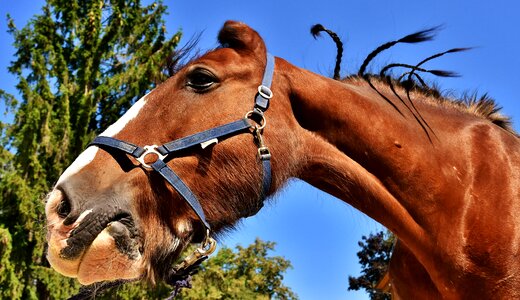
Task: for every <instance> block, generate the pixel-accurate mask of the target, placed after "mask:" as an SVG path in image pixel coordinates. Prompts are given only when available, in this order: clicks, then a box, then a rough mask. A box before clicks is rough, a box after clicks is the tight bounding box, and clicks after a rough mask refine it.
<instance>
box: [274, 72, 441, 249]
mask: <svg viewBox="0 0 520 300" xmlns="http://www.w3.org/2000/svg"><path fill="white" fill-rule="evenodd" d="M281 69H282V70H283V74H284V76H285V78H286V80H287V82H288V84H289V86H290V92H289V93H290V101H291V106H292V109H293V113H294V116H295V118H296V120H297V122H298V123H299V124H300V126H301V127H302V128H303V129H305V131H306V132H307V133H309V134H308V135H307V139H306V141H307V143H306V145H305V149H306V151H305V156H306V158H305V160H304V161H305V167H304V168H303V171H302V172H301V174H299V177H300V178H301V179H303V180H305V181H307V182H308V183H310V184H312V185H314V186H316V187H317V188H319V189H321V190H323V191H326V192H328V193H330V194H332V195H334V196H336V197H338V198H340V199H342V200H344V201H346V202H348V203H349V204H351V205H353V206H354V207H356V208H357V209H359V210H361V211H362V212H364V213H366V214H367V215H369V216H370V217H372V218H374V219H375V220H377V221H378V222H380V223H382V224H383V225H385V226H386V227H387V228H389V229H390V230H392V231H393V232H394V233H396V234H397V235H398V236H399V238H400V239H401V240H403V241H404V242H406V243H407V245H408V246H409V247H411V248H422V249H423V250H424V249H425V248H428V247H430V245H429V243H431V241H427V240H426V239H425V229H431V228H433V227H434V226H435V224H434V223H431V222H430V220H431V219H430V218H428V213H429V212H431V209H434V208H432V207H431V206H429V207H427V206H428V205H431V204H432V202H430V201H428V199H432V196H431V195H430V194H428V193H432V192H436V191H432V190H431V189H424V186H425V184H426V183H427V182H426V181H427V180H428V176H429V175H431V172H434V171H435V170H437V167H436V166H435V161H436V159H432V155H438V157H442V153H439V152H438V151H435V153H439V154H432V153H431V152H433V151H432V149H434V147H435V145H434V142H433V143H432V141H430V139H431V135H432V134H431V133H429V134H430V135H428V134H426V133H425V129H424V128H423V127H421V125H420V124H419V123H418V122H417V121H416V119H415V118H414V115H413V114H412V113H411V112H410V111H408V110H407V108H406V107H405V106H403V105H401V104H399V100H398V99H392V97H390V96H389V98H390V99H392V100H393V101H392V102H393V103H396V104H395V105H396V106H397V109H395V108H394V107H392V105H390V104H389V103H388V102H385V100H384V99H383V98H382V97H381V96H380V95H379V94H378V93H377V92H376V91H374V90H373V89H372V88H370V87H369V86H368V84H366V83H361V82H360V81H357V82H356V81H354V82H351V83H349V82H339V81H335V80H331V79H329V78H324V77H322V76H319V75H316V74H314V73H312V72H309V71H306V70H303V69H299V68H296V67H294V66H292V65H290V64H288V63H286V62H283V63H282V64H281ZM393 98H396V97H395V96H394V97H393ZM416 105H417V104H416ZM418 109H419V110H420V111H421V113H423V116H424V117H425V119H427V120H431V121H434V123H435V122H436V121H438V120H440V119H442V118H444V117H442V116H437V115H436V108H435V107H429V106H425V105H419V106H418ZM398 110H399V111H401V112H402V113H400V112H399V111H398ZM436 134H437V132H436ZM439 134H442V133H439ZM441 152H442V151H441ZM425 157H428V160H426V159H425ZM414 167H416V168H418V170H412V169H413V168H414ZM411 172H413V174H414V175H413V176H410V174H411ZM429 184H430V185H429V186H432V185H431V184H432V182H429ZM436 185H437V186H440V185H441V183H435V182H434V183H433V186H436ZM416 187H418V188H416ZM418 199H421V201H420V202H421V203H418ZM421 204H424V206H422V205H421Z"/></svg>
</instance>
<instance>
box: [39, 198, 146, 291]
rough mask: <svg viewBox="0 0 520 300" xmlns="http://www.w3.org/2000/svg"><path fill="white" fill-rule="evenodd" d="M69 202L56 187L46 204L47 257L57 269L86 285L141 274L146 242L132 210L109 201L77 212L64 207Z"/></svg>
mask: <svg viewBox="0 0 520 300" xmlns="http://www.w3.org/2000/svg"><path fill="white" fill-rule="evenodd" d="M66 202H67V199H66V196H65V194H64V193H63V192H62V191H60V190H54V191H53V192H51V194H50V195H49V197H48V201H47V204H46V207H45V210H46V215H47V224H48V225H47V226H48V228H47V242H48V245H49V249H48V253H47V259H48V260H49V263H50V264H51V266H52V267H53V268H54V269H55V270H56V271H58V272H59V273H61V274H63V275H65V276H68V277H75V278H77V279H78V281H79V282H80V283H82V284H91V283H94V282H98V281H110V280H116V279H133V278H137V277H139V276H141V273H142V269H143V267H142V265H143V264H142V256H141V253H142V243H141V239H140V235H139V230H138V229H137V227H136V225H135V223H134V220H133V218H132V217H131V214H130V213H129V212H128V211H126V210H125V209H124V208H121V207H119V206H117V205H111V204H108V203H107V202H108V201H107V202H104V203H103V205H98V206H95V207H92V208H90V209H86V210H84V211H83V212H81V213H76V212H70V211H67V210H66V209H65V210H64V209H63V207H64V206H67V205H66Z"/></svg>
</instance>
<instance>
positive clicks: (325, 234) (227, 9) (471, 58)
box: [0, 0, 520, 300]
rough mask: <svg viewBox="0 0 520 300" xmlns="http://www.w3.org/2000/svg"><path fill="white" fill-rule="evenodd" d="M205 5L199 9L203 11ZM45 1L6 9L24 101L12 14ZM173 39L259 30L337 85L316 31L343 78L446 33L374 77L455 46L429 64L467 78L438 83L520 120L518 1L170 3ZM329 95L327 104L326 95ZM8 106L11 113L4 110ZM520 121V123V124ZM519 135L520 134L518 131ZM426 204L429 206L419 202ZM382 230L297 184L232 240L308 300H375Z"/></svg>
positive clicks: (0, 60) (0, 32)
mask: <svg viewBox="0 0 520 300" xmlns="http://www.w3.org/2000/svg"><path fill="white" fill-rule="evenodd" d="M195 3H196V4H195ZM42 4H43V1H41V0H37V1H36V0H17V1H9V3H8V4H7V1H6V0H0V16H1V18H0V20H1V21H0V41H1V42H0V43H1V47H0V69H1V70H2V71H1V73H0V74H2V75H1V79H2V80H0V88H2V89H5V90H7V91H9V92H12V93H14V92H15V90H14V85H15V83H16V81H15V79H14V78H13V77H12V76H11V75H10V74H8V73H7V71H6V69H5V68H6V67H7V65H8V64H9V61H10V60H12V59H13V58H12V55H13V53H14V49H13V48H12V46H11V44H12V39H11V37H10V36H9V35H8V34H7V33H6V32H5V30H6V22H5V18H4V16H5V14H6V13H10V14H11V15H12V16H13V17H14V19H15V23H16V24H17V26H18V27H22V26H23V25H24V24H25V22H26V21H27V20H28V18H30V16H32V15H33V14H35V13H37V12H39V11H40V9H39V8H40V7H41V5H42ZM165 4H166V5H168V7H169V8H168V12H169V15H168V16H167V27H168V30H169V32H170V33H174V32H175V31H177V30H178V29H182V31H183V32H184V41H187V40H188V38H189V37H191V36H193V35H195V34H197V33H200V32H202V33H203V34H202V37H201V40H200V44H199V46H200V48H202V49H203V50H204V49H209V48H212V47H214V46H216V35H217V33H218V30H219V29H220V27H221V26H222V24H223V22H224V21H225V20H228V19H233V20H240V21H244V22H246V23H248V24H249V25H250V26H252V27H253V28H255V29H256V30H257V31H258V32H259V33H260V34H261V35H262V36H263V37H264V39H265V42H266V44H267V46H268V49H269V51H270V52H271V53H273V54H274V55H275V56H279V57H283V58H285V59H286V60H288V61H289V62H291V63H293V64H295V65H297V66H299V67H302V68H306V69H309V70H311V71H314V72H317V73H320V74H323V75H326V76H330V75H331V74H332V70H333V68H334V57H335V47H334V45H333V43H332V42H331V41H330V40H329V39H328V38H326V37H323V38H321V39H318V40H314V39H313V38H312V37H311V35H310V34H309V28H310V26H312V25H313V24H315V23H322V24H323V25H325V26H326V27H328V28H330V29H332V30H333V31H335V32H337V33H338V35H339V36H340V37H341V38H342V39H343V41H344V43H345V53H344V59H343V64H342V75H347V74H349V73H353V72H356V70H357V68H358V67H359V66H360V64H361V63H362V61H363V59H364V58H365V56H366V55H367V54H368V53H369V52H370V51H372V50H373V49H374V48H375V47H377V46H378V45H379V44H381V43H383V42H386V41H389V40H392V39H396V38H399V37H402V36H404V35H406V34H408V33H411V32H415V31H417V30H420V29H424V28H428V27H432V26H437V25H443V28H444V29H443V30H442V31H441V32H440V33H439V35H438V38H437V39H436V40H435V41H433V42H427V43H424V44H421V45H413V46H410V45H401V46H397V47H395V48H394V49H392V50H391V51H389V52H388V53H385V54H384V55H381V57H379V58H378V59H377V61H376V63H375V64H372V65H371V66H372V70H374V71H377V70H379V68H380V67H382V66H384V65H385V64H387V63H390V62H405V63H417V62H418V61H420V60H422V59H423V58H425V57H427V56H429V55H431V54H434V53H437V52H439V51H443V50H447V49H449V48H453V47H468V46H472V47H475V49H473V50H472V51H469V52H465V53H459V54H454V55H451V56H447V57H442V58H440V59H437V60H435V61H432V62H430V63H429V64H428V67H430V68H434V69H446V70H453V71H456V72H458V73H460V74H461V75H462V77H460V78H452V79H432V80H435V82H437V83H438V84H439V85H440V86H441V87H442V88H443V89H447V90H453V91H454V92H455V93H459V94H460V93H462V92H465V91H469V92H474V91H477V92H479V93H485V92H488V93H489V94H490V95H491V96H492V97H494V98H495V99H496V100H497V101H498V103H499V104H500V105H501V106H503V107H504V110H503V111H504V112H505V113H506V114H507V115H510V116H512V117H513V119H514V120H520V105H519V104H518V100H519V98H520V96H518V93H517V92H516V89H518V88H519V87H520V85H519V83H520V75H519V74H520V58H519V55H520V35H519V33H518V29H519V28H520V18H519V13H520V2H518V1H512V0H510V1H458V0H451V1H447V0H442V1H390V0H388V1H376V0H368V1H345V0H343V1H341V0H337V1H308V0H301V1H280V0H278V1H275V0H264V1H238V0H235V1H230V0H221V1H205V0H203V1H196V2H195V1H187V0H185V1H165ZM317 96H319V95H317ZM0 107H2V106H0ZM519 122H520V121H519ZM515 128H516V129H517V130H518V129H520V127H519V126H518V125H516V124H515ZM418 200H419V199H418ZM380 228H381V226H380V225H378V224H377V223H376V222H374V221H372V220H371V219H370V218H369V217H367V216H365V215H363V214H361V213H359V212H357V211H356V210H355V209H354V208H352V207H350V206H349V205H348V204H345V203H343V202H341V201H340V200H337V199H335V198H333V197H332V196H329V195H327V194H325V193H322V192H320V191H318V190H316V189H314V188H312V187H310V186H309V185H307V184H305V183H302V182H299V181H294V182H292V183H290V184H289V185H288V186H287V187H286V188H285V189H284V190H283V191H282V192H281V193H279V194H278V195H277V196H276V197H275V199H274V200H273V201H271V203H270V204H269V205H267V206H266V207H265V208H264V209H263V210H262V211H261V212H260V213H259V214H258V215H257V216H255V217H252V218H249V219H247V220H245V221H244V222H242V224H241V225H240V226H239V228H238V230H237V231H235V232H233V233H231V234H229V235H228V236H227V237H226V238H225V239H224V241H223V242H224V244H226V245H228V246H230V247H233V246H234V245H236V244H237V243H240V244H242V245H248V244H250V243H251V242H253V240H254V239H255V237H257V236H258V237H260V238H262V239H264V240H271V241H275V242H276V243H277V251H276V254H277V255H282V256H285V257H286V258H288V259H290V260H291V262H292V264H293V267H294V268H293V269H292V270H290V271H289V272H288V273H287V275H286V277H285V283H286V284H287V285H288V286H290V287H291V288H292V289H293V290H294V291H295V292H296V293H297V294H298V295H299V296H300V299H304V300H305V299H368V296H367V295H366V294H364V293H363V292H348V291H347V287H348V279H347V278H348V275H357V274H358V272H359V266H358V263H357V257H356V252H357V251H358V250H359V247H358V246H357V241H358V240H360V238H361V236H362V235H367V234H369V233H370V232H374V231H377V230H379V229H380Z"/></svg>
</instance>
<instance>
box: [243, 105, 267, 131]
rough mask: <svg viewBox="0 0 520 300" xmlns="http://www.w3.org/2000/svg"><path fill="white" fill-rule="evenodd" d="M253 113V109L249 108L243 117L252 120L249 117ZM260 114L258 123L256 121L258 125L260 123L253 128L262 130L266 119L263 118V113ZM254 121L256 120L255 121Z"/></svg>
mask: <svg viewBox="0 0 520 300" xmlns="http://www.w3.org/2000/svg"><path fill="white" fill-rule="evenodd" d="M253 114H255V112H254V111H253V110H250V111H248V112H247V113H246V115H245V118H246V119H250V120H253V119H251V116H252V115H253ZM260 116H262V120H261V121H260V123H258V125H260V126H255V127H254V128H255V129H258V130H262V129H264V127H265V124H267V121H266V120H265V116H264V115H263V114H261V115H260ZM253 121H255V120H253ZM255 122H256V121H255Z"/></svg>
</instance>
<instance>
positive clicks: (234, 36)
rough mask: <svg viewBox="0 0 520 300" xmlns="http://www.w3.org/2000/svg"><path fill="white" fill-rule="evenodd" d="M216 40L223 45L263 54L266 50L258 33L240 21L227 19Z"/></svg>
mask: <svg viewBox="0 0 520 300" xmlns="http://www.w3.org/2000/svg"><path fill="white" fill-rule="evenodd" d="M218 41H219V42H220V44H221V45H222V46H223V47H229V48H233V49H236V50H245V51H251V52H254V53H255V54H261V55H263V54H264V53H265V51H266V48H265V44H264V40H263V39H262V38H261V37H260V35H259V34H258V33H257V32H256V31H254V30H253V29H251V27H249V26H247V25H246V24H244V23H242V22H236V21H227V22H226V23H224V26H223V27H222V29H221V30H220V32H219V34H218Z"/></svg>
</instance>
